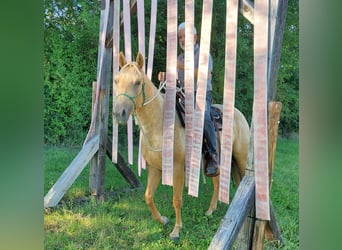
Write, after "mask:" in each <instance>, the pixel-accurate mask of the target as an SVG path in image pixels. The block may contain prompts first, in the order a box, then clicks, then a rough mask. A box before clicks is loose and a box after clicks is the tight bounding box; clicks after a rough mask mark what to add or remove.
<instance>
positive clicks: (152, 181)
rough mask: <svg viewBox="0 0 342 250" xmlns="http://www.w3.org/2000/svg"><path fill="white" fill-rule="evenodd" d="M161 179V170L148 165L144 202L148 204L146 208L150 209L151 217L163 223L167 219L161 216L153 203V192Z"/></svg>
mask: <svg viewBox="0 0 342 250" xmlns="http://www.w3.org/2000/svg"><path fill="white" fill-rule="evenodd" d="M160 179H161V171H160V170H158V169H156V168H152V167H149V168H148V177H147V187H146V191H145V202H146V204H147V206H148V208H149V209H150V211H151V214H152V217H153V218H154V219H155V220H156V221H158V222H159V223H161V224H163V225H165V224H167V223H168V222H169V219H168V218H167V217H165V216H162V215H161V214H160V213H159V211H158V209H157V208H156V206H155V204H154V199H153V198H154V193H155V191H156V189H157V187H158V185H159V182H160Z"/></svg>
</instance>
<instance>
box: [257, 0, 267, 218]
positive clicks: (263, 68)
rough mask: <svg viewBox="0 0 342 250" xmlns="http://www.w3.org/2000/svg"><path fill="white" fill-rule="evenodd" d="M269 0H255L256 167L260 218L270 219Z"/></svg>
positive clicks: (258, 214)
mask: <svg viewBox="0 0 342 250" xmlns="http://www.w3.org/2000/svg"><path fill="white" fill-rule="evenodd" d="M268 33H269V32H268V0H257V1H255V2H254V103H253V119H254V169H255V203H256V217H257V218H259V219H262V220H270V207H269V183H268V140H267V138H268V132H267V131H268V130H267V58H268Z"/></svg>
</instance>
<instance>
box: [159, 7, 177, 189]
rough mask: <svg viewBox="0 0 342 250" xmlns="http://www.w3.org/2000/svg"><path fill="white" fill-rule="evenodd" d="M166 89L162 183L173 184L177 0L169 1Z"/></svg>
mask: <svg viewBox="0 0 342 250" xmlns="http://www.w3.org/2000/svg"><path fill="white" fill-rule="evenodd" d="M167 20H168V22H167V55H166V56H167V60H166V81H167V85H166V91H165V105H164V124H163V133H164V140H163V152H162V158H163V163H162V169H163V171H162V184H164V185H172V184H173V141H174V122H175V99H176V75H177V68H176V65H177V0H168V1H167Z"/></svg>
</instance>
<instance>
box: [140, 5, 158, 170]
mask: <svg viewBox="0 0 342 250" xmlns="http://www.w3.org/2000/svg"><path fill="white" fill-rule="evenodd" d="M151 5H152V6H151V19H150V20H151V21H150V39H149V48H148V62H147V70H146V71H147V73H146V75H147V77H148V78H149V79H152V67H153V54H154V43H155V42H154V41H155V34H156V19H157V0H152V3H151ZM142 138H143V136H142V133H141V132H140V138H139V155H138V157H139V164H138V171H139V176H140V175H141V169H146V161H145V159H144V157H143V155H142V152H141V140H142Z"/></svg>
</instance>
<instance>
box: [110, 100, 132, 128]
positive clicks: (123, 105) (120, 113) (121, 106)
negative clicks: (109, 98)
mask: <svg viewBox="0 0 342 250" xmlns="http://www.w3.org/2000/svg"><path fill="white" fill-rule="evenodd" d="M132 111H133V105H132V104H131V103H130V102H129V101H128V102H127V101H126V100H124V101H122V102H119V101H117V102H116V103H115V104H114V106H113V117H114V119H115V120H116V122H117V123H119V124H126V123H127V121H128V118H129V116H130V115H131V113H132Z"/></svg>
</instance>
